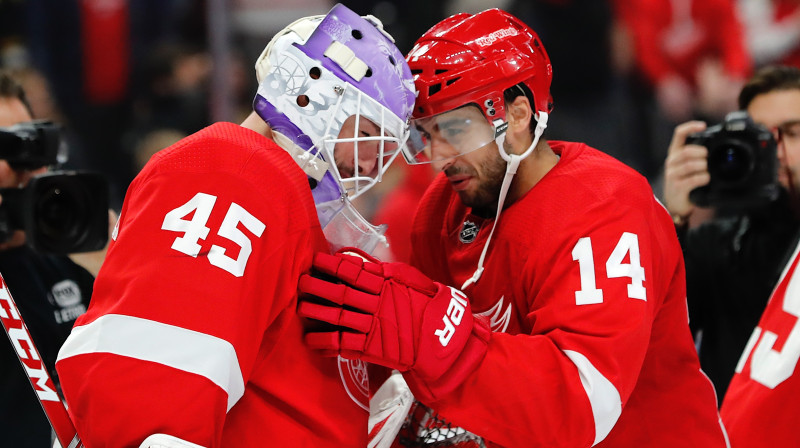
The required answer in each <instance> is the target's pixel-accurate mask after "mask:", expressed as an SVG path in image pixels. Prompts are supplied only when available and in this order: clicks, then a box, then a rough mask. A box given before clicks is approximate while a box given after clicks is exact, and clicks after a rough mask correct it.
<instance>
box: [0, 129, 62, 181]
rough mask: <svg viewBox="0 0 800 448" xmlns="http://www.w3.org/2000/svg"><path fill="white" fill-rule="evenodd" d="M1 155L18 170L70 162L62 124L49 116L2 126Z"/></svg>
mask: <svg viewBox="0 0 800 448" xmlns="http://www.w3.org/2000/svg"><path fill="white" fill-rule="evenodd" d="M0 159H3V160H5V161H6V162H8V164H9V165H11V167H12V168H14V169H18V170H25V169H28V170H30V169H36V168H40V167H43V166H47V165H55V164H58V163H64V162H66V161H67V151H66V145H65V144H64V142H63V141H62V139H61V127H60V126H58V125H57V124H55V123H53V122H51V121H46V120H35V121H29V122H26V123H20V124H15V125H14V126H8V127H0Z"/></svg>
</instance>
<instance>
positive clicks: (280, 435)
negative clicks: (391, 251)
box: [58, 125, 366, 447]
mask: <svg viewBox="0 0 800 448" xmlns="http://www.w3.org/2000/svg"><path fill="white" fill-rule="evenodd" d="M231 126H234V125H227V127H220V125H216V127H213V128H211V130H210V131H209V130H206V131H201V133H200V134H196V135H194V136H191V137H189V138H188V139H186V140H184V141H182V142H179V143H178V144H176V145H175V146H173V147H172V148H170V149H167V150H164V151H162V152H161V153H159V154H157V155H156V156H155V157H154V158H153V160H152V161H151V162H150V164H149V165H148V166H147V167H146V168H145V170H144V171H143V172H142V173H141V174H140V176H139V177H137V179H136V180H135V181H134V182H133V183H132V185H131V187H130V189H129V191H128V194H127V196H126V199H125V204H124V206H123V209H122V212H121V215H120V220H119V223H118V228H117V230H116V231H115V234H116V238H115V241H114V242H113V243H112V246H111V247H110V249H109V252H108V256H107V259H106V260H105V263H104V265H103V267H102V269H101V271H100V274H99V275H98V278H97V280H96V285H95V292H94V296H93V297H92V300H91V305H90V307H89V310H88V312H87V313H86V314H85V315H84V316H82V317H81V318H80V319H79V320H78V322H77V323H76V326H75V328H74V330H73V333H72V335H71V336H70V339H69V340H68V341H67V343H65V345H64V348H62V351H61V353H60V354H59V361H58V372H59V375H60V379H61V381H62V384H63V389H64V393H65V396H66V401H67V404H68V406H69V412H70V415H71V416H72V418H73V419H74V422H75V424H76V427H77V429H78V432H79V434H80V435H81V437H82V438H83V440H84V441H85V442H86V444H87V446H105V444H108V443H111V444H112V445H114V446H138V444H139V443H140V442H141V441H142V440H143V439H144V438H145V437H146V436H148V435H150V434H152V433H155V432H162V433H167V434H170V435H173V436H176V437H180V438H183V439H186V440H189V441H191V442H194V443H197V444H200V445H202V446H205V447H216V446H264V443H265V442H264V440H263V439H259V437H269V440H272V441H273V442H276V445H286V444H291V443H292V442H290V441H291V440H295V441H297V442H299V443H300V442H302V443H311V444H314V445H316V446H339V442H341V444H342V445H346V444H348V443H352V444H354V445H350V446H356V445H355V444H357V443H358V441H359V440H364V439H359V437H358V436H355V437H354V436H353V434H352V433H355V434H358V431H360V430H363V431H364V432H365V431H366V430H365V428H364V427H365V425H366V414H365V413H364V414H363V415H364V425H363V426H364V427H360V426H359V427H358V428H356V429H353V428H352V427H349V428H348V427H347V425H346V424H345V425H343V426H342V427H341V428H331V427H330V426H331V425H330V424H326V423H324V422H322V420H323V419H322V418H321V413H322V411H321V410H320V409H319V408H318V407H322V408H324V407H325V405H326V404H328V403H327V402H328V401H330V407H329V409H339V408H341V409H343V410H342V412H343V413H344V414H348V415H349V414H350V413H351V412H350V410H351V408H354V407H355V406H351V407H348V406H347V405H346V404H336V402H337V400H338V401H341V402H345V401H346V402H348V403H350V404H351V405H354V403H353V402H352V401H351V400H350V399H349V398H348V397H347V396H346V393H345V391H344V390H343V389H342V387H341V384H338V386H339V387H338V388H337V387H334V386H337V385H336V384H333V385H331V384H328V383H327V382H326V381H327V380H328V379H332V381H334V382H335V383H340V381H339V378H338V373H334V372H335V371H336V361H335V360H323V359H322V358H321V357H320V358H319V359H318V358H317V357H316V356H314V355H313V354H310V353H308V351H307V350H305V349H304V347H303V346H302V328H301V325H300V321H299V318H297V317H296V316H295V303H296V294H297V293H296V288H297V279H298V278H299V275H300V274H301V273H302V272H303V271H306V270H307V269H308V268H309V266H310V263H311V256H312V254H313V253H314V252H315V251H317V250H325V249H326V245H325V242H324V239H323V238H322V233H321V231H320V229H319V224H318V222H317V220H316V213H315V211H314V207H313V201H312V200H311V195H310V192H309V191H308V186H307V185H308V184H307V181H306V179H305V176H304V175H302V172H300V171H299V169H298V168H297V166H296V165H295V164H294V162H293V161H292V160H291V158H290V157H289V156H288V155H287V154H286V153H285V152H284V151H282V150H281V149H280V148H278V147H277V146H274V147H267V148H265V147H264V145H265V144H266V143H265V142H267V140H266V139H263V137H262V138H261V139H257V138H256V137H255V134H254V133H252V132H251V131H248V130H245V129H243V128H238V127H236V128H238V129H236V128H231ZM226 133H232V134H233V135H232V136H231V135H228V134H226ZM251 134H252V135H251ZM270 144H271V143H270ZM268 146H269V145H268ZM304 188H305V190H304ZM326 363H327V364H326ZM326 375H327V376H326ZM304 378H305V379H307V381H305V382H304V381H303V379H304ZM300 386H302V387H304V389H301V388H300ZM326 386H328V389H329V390H330V392H327V395H326V391H325V390H324V389H325V387H326ZM337 389H342V390H341V392H337ZM331 393H332V395H331ZM334 397H335V398H334ZM280 406H284V407H285V410H282V409H281V408H280ZM357 410H358V411H360V412H363V410H360V409H357ZM292 413H296V414H297V415H292ZM248 414H249V416H248ZM315 414H320V415H319V416H316V415H315ZM304 416H305V417H304ZM298 417H300V418H298ZM259 419H261V420H262V421H260V422H257V421H254V420H259ZM303 419H305V420H303ZM355 420H356V421H357V420H358V419H355ZM304 426H308V427H307V428H303V427H304ZM313 431H317V432H318V435H314V434H313V433H312V432H313ZM340 431H342V432H348V431H350V432H351V434H349V435H346V434H342V433H340ZM301 432H302V434H305V435H301ZM257 433H260V434H261V435H258V434H257ZM264 433H266V434H267V435H266V436H264V435H263V434H264ZM304 437H307V438H304ZM326 437H329V440H327V441H324V440H323V439H324V438H326ZM346 437H350V438H351V439H352V440H354V441H353V442H343V440H347V439H346Z"/></svg>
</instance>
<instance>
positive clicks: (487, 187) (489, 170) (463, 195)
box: [444, 149, 506, 218]
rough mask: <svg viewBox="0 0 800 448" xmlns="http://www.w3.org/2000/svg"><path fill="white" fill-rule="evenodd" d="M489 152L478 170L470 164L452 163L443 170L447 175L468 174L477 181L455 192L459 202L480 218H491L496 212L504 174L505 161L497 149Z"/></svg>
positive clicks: (479, 164)
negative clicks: (468, 187) (466, 188)
mask: <svg viewBox="0 0 800 448" xmlns="http://www.w3.org/2000/svg"><path fill="white" fill-rule="evenodd" d="M490 154H491V155H490V156H487V158H486V160H483V161H481V162H480V163H478V167H479V168H480V172H478V170H476V169H475V168H473V167H472V166H470V165H466V166H463V165H459V166H456V165H453V166H450V167H448V168H447V169H446V170H445V171H444V173H445V174H446V175H447V176H454V175H457V174H468V175H470V176H473V178H474V179H476V180H477V181H478V182H477V186H476V187H475V188H474V189H471V190H461V191H458V192H457V193H458V197H459V198H460V199H461V202H462V203H463V204H464V205H466V206H467V207H471V208H472V214H474V215H477V216H480V217H482V218H493V217H494V216H495V215H496V214H497V201H498V199H499V197H500V188H501V187H502V185H503V178H504V177H505V174H506V161H505V160H503V158H502V157H500V153H499V152H498V151H497V149H495V150H493V151H491V152H490ZM479 176H480V177H479Z"/></svg>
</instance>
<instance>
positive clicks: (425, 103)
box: [406, 9, 553, 163]
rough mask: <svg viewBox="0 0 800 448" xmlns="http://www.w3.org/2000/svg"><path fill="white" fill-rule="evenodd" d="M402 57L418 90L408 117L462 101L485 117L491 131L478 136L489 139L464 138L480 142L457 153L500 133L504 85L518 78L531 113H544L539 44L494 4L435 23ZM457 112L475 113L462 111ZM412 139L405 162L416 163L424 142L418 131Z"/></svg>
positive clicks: (543, 57) (545, 77) (543, 55)
mask: <svg viewBox="0 0 800 448" xmlns="http://www.w3.org/2000/svg"><path fill="white" fill-rule="evenodd" d="M406 60H407V61H408V65H409V67H410V68H411V73H412V74H413V75H414V83H415V85H416V88H417V90H418V97H417V103H416V106H415V108H414V113H413V117H414V118H415V119H417V120H418V121H419V122H421V121H423V120H425V119H428V120H430V119H431V118H434V117H435V116H437V115H439V114H442V113H445V112H448V111H451V110H453V109H456V108H460V107H462V106H466V105H470V106H475V107H477V108H478V109H479V110H480V112H481V113H482V114H483V115H484V116H485V117H486V119H487V120H488V122H489V124H490V128H489V129H490V130H491V131H493V132H482V134H484V133H485V134H486V136H485V138H484V139H483V140H486V139H489V140H487V141H476V140H474V139H470V140H471V141H474V142H475V144H479V143H480V146H476V147H472V146H474V144H471V145H468V146H470V147H471V148H467V147H461V148H459V152H460V153H461V154H464V153H465V152H468V150H474V149H477V148H479V147H481V146H483V145H485V144H487V143H488V142H489V141H490V140H492V139H494V138H496V137H497V136H498V135H500V134H502V133H503V131H504V130H505V123H506V111H505V102H504V100H503V92H504V91H505V90H506V89H508V88H511V87H513V86H515V85H517V84H520V83H523V84H524V85H525V86H527V88H528V89H529V90H530V93H531V94H532V95H533V104H532V106H533V108H534V109H535V110H534V113H536V114H537V115H538V112H545V113H547V114H549V113H550V111H551V110H552V107H553V104H552V97H551V96H550V83H551V81H552V78H553V72H552V67H551V65H550V58H549V57H548V56H547V52H546V51H545V49H544V46H543V45H542V43H541V41H540V40H539V37H538V36H537V35H536V33H535V32H534V31H533V30H532V29H531V28H530V27H529V26H527V25H526V24H525V23H523V22H522V21H520V20H519V19H517V18H516V17H514V16H512V15H511V14H509V13H507V12H505V11H502V10H500V9H489V10H486V11H483V12H480V13H478V14H474V15H470V14H456V15H454V16H452V17H449V18H447V19H445V20H443V21H441V22H439V23H438V24H436V25H435V26H434V27H433V28H431V29H430V30H428V31H427V32H426V33H425V34H423V35H422V37H420V38H419V39H418V40H417V42H416V43H415V44H414V47H413V48H412V49H411V52H410V53H409V54H408V56H407V57H406ZM460 115H461V116H462V117H464V116H470V117H472V116H474V115H475V113H474V112H470V111H469V110H462V112H461V114H460ZM478 116H479V115H478ZM459 119H460V120H464V118H459ZM440 121H441V120H440ZM419 127H420V128H421V126H419ZM473 134H474V132H473ZM420 137H422V138H423V140H419V138H420ZM411 140H414V136H412V139H411ZM417 140H418V141H417V144H416V145H414V144H411V145H409V146H410V148H409V150H410V151H409V152H410V153H409V154H407V158H408V159H409V162H411V163H414V162H415V161H417V162H418V163H419V160H417V157H418V156H419V155H420V153H421V151H422V150H423V148H424V146H425V143H426V142H425V141H424V135H423V136H417ZM411 143H414V142H411ZM454 146H455V145H454ZM415 147H416V148H415Z"/></svg>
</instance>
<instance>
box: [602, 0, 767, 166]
mask: <svg viewBox="0 0 800 448" xmlns="http://www.w3.org/2000/svg"><path fill="white" fill-rule="evenodd" d="M615 7H616V10H617V14H618V15H619V17H620V18H621V21H620V23H622V24H623V25H624V26H625V27H626V28H627V30H628V32H629V33H630V37H631V42H632V43H633V47H634V52H635V64H634V74H635V76H634V77H633V78H632V81H633V86H632V87H633V89H634V94H633V98H635V99H637V106H636V107H637V108H638V109H639V110H638V112H636V113H634V114H633V117H637V118H638V123H637V126H636V127H637V128H639V129H641V135H640V139H641V141H642V144H641V146H642V147H643V148H644V149H643V151H646V152H647V153H646V154H644V155H643V157H644V159H645V160H646V164H647V168H646V170H645V174H646V175H647V176H648V177H649V178H650V179H651V180H654V179H655V178H656V177H657V176H658V175H659V172H660V167H661V162H662V161H663V160H664V153H663V149H664V148H666V146H667V143H668V141H669V137H668V136H669V133H670V132H671V129H672V128H673V127H674V126H675V124H677V123H679V122H681V121H686V120H688V119H692V118H702V119H706V120H709V121H717V120H720V119H721V118H722V117H723V116H724V114H725V113H727V112H728V111H730V110H733V109H734V108H735V107H736V92H737V91H738V90H739V88H740V87H741V85H742V84H743V82H744V80H745V78H746V77H747V76H748V74H749V72H750V69H751V60H750V56H749V54H748V52H747V49H746V46H745V40H744V35H743V31H742V26H741V23H740V22H739V19H738V17H737V15H736V11H735V10H734V5H733V3H732V2H731V1H730V0H632V1H625V0H617V1H616V2H615Z"/></svg>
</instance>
